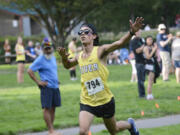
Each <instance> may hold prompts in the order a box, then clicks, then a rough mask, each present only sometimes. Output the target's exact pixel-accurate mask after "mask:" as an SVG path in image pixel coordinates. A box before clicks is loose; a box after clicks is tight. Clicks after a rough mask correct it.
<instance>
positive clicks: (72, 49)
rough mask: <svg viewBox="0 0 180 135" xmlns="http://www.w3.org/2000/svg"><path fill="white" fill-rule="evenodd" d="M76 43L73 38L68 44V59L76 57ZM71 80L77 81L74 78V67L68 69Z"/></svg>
mask: <svg viewBox="0 0 180 135" xmlns="http://www.w3.org/2000/svg"><path fill="white" fill-rule="evenodd" d="M76 42H77V39H76V38H75V37H74V38H73V39H72V41H71V42H70V43H69V44H68V53H69V59H73V58H74V57H75V56H76V53H77V49H76ZM69 72H70V77H71V80H72V81H74V80H77V78H76V66H74V67H71V68H70V69H69Z"/></svg>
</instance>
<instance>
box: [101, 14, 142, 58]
mask: <svg viewBox="0 0 180 135" xmlns="http://www.w3.org/2000/svg"><path fill="white" fill-rule="evenodd" d="M143 20H144V19H143V17H137V18H136V20H135V22H134V23H133V22H132V20H129V24H130V30H129V32H128V33H127V34H126V35H124V36H123V37H122V38H121V39H119V40H118V41H115V42H113V43H112V44H108V45H103V46H101V49H102V55H103V54H106V55H108V54H109V53H110V52H113V51H114V50H116V49H119V48H120V47H121V46H123V45H125V44H127V43H128V42H129V40H130V39H131V37H132V36H133V35H134V34H135V32H137V31H138V30H139V29H140V28H141V27H142V26H143Z"/></svg>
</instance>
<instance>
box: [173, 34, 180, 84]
mask: <svg viewBox="0 0 180 135" xmlns="http://www.w3.org/2000/svg"><path fill="white" fill-rule="evenodd" d="M171 51H172V59H173V61H174V66H175V68H176V72H175V74H176V82H177V83H180V31H179V32H177V33H176V38H175V39H174V40H173V43H172V49H171Z"/></svg>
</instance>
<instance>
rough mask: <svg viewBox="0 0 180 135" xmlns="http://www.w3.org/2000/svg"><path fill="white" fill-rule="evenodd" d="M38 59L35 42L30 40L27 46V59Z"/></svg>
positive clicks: (28, 60)
mask: <svg viewBox="0 0 180 135" xmlns="http://www.w3.org/2000/svg"><path fill="white" fill-rule="evenodd" d="M35 59H36V52H35V49H34V45H33V42H32V41H31V40H30V41H28V46H27V47H26V61H27V62H28V63H29V62H33V61H34V60H35Z"/></svg>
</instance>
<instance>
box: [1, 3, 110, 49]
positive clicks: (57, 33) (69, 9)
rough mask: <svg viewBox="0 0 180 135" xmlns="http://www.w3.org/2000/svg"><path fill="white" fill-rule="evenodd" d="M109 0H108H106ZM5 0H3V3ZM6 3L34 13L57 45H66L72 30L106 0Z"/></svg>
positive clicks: (35, 17)
mask: <svg viewBox="0 0 180 135" xmlns="http://www.w3.org/2000/svg"><path fill="white" fill-rule="evenodd" d="M106 1H107V0H106ZM3 2H4V0H1V3H3ZM5 2H6V3H5V4H6V5H8V6H9V7H12V8H17V9H19V10H22V11H26V12H27V13H35V14H34V15H37V16H38V17H37V16H34V15H32V14H30V15H31V17H32V18H33V19H35V20H36V21H37V22H38V23H39V24H41V25H42V26H44V27H45V28H46V29H47V31H48V33H49V35H50V37H51V39H52V42H53V43H54V44H55V45H56V46H59V45H60V46H64V45H65V40H66V38H67V36H68V35H69V34H70V32H71V30H72V29H73V28H74V27H75V26H76V25H77V24H79V23H80V22H81V21H82V20H83V19H84V17H86V15H87V14H89V13H90V12H92V11H93V10H94V9H96V8H98V7H100V6H101V5H103V4H104V3H105V0H6V1H5Z"/></svg>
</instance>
